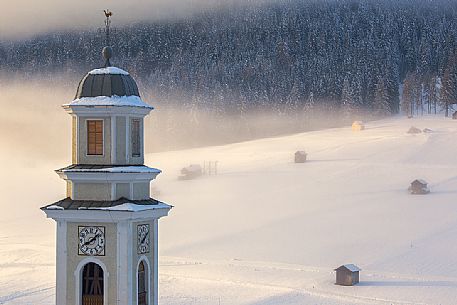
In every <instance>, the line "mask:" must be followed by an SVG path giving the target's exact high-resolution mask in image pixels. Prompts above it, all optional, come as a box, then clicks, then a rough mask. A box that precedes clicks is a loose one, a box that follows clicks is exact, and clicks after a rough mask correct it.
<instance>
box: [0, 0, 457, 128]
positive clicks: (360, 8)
mask: <svg viewBox="0 0 457 305" xmlns="http://www.w3.org/2000/svg"><path fill="white" fill-rule="evenodd" d="M114 24H115V22H114ZM103 35H104V33H103V31H102V30H101V29H94V30H87V31H85V32H66V33H58V32H56V33H51V34H47V35H41V36H37V37H34V38H31V39H27V40H23V41H1V42H0V68H1V71H2V73H3V74H8V73H16V74H18V73H19V74H23V75H27V76H29V77H32V76H33V75H37V74H39V75H41V76H43V75H46V74H48V75H49V74H51V73H54V72H55V71H62V70H63V71H65V72H66V73H67V74H70V75H78V77H80V76H81V77H82V75H83V74H84V73H85V72H86V71H87V70H89V69H91V68H93V67H94V66H97V65H101V64H102V61H101V59H100V50H101V48H102V46H103V41H104V40H103ZM456 36H457V2H455V1H446V0H442V1H425V0H424V1H407V0H404V1H394V0H385V1H370V0H346V1H332V0H328V1H324V0H322V1H311V0H310V1H292V0H290V1H281V2H274V1H270V2H267V1H266V2H263V3H262V4H259V3H258V2H255V3H254V2H253V3H251V2H247V3H246V4H244V5H240V4H236V5H235V4H234V5H233V6H224V8H223V9H222V8H221V9H214V8H212V9H208V10H206V11H203V12H201V13H199V14H194V15H192V16H191V17H186V18H183V19H179V20H174V21H160V22H151V23H142V24H132V25H130V26H126V27H119V28H115V29H114V33H113V37H112V41H113V47H114V50H115V53H116V55H115V58H114V59H113V61H114V63H115V64H116V65H117V66H120V67H123V68H125V69H126V70H129V71H130V72H131V74H133V76H134V77H135V78H136V80H137V81H138V82H139V84H140V86H141V87H142V88H146V89H147V90H148V92H150V94H151V95H153V96H154V97H155V98H156V99H158V100H162V101H169V102H170V103H171V102H172V101H173V103H176V104H179V105H180V107H182V109H188V110H189V113H194V114H195V112H196V111H198V110H199V109H211V110H212V111H213V113H214V115H216V116H217V115H222V114H227V113H229V114H233V115H236V116H239V117H240V118H242V117H243V114H244V113H246V112H249V111H252V110H259V109H273V110H274V111H276V112H277V113H278V114H280V115H283V114H293V115H294V116H295V117H297V119H299V120H305V119H306V118H307V116H310V114H309V113H310V112H311V113H312V111H313V109H316V108H319V109H320V110H321V111H322V110H323V109H324V111H334V112H339V111H341V112H340V113H341V114H342V117H344V118H346V119H347V120H350V119H353V118H354V117H355V116H356V115H357V114H358V113H361V112H370V113H372V114H373V115H376V116H386V115H390V114H394V113H397V112H399V111H400V109H402V110H403V111H404V112H405V113H407V114H408V115H416V114H422V113H434V112H437V111H441V110H443V109H449V108H450V106H451V105H452V104H454V103H456V102H457V89H456V88H457V64H456V55H455V54H456V46H457V44H456ZM400 98H401V100H402V103H400ZM191 117H193V119H194V120H197V119H196V118H195V115H191ZM305 125H306V123H303V126H302V127H303V128H306V126H305Z"/></svg>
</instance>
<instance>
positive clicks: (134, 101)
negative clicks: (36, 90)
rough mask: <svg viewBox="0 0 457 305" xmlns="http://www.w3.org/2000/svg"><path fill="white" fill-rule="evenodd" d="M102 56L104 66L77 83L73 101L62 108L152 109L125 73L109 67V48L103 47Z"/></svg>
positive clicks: (133, 81)
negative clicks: (117, 107) (128, 107)
mask: <svg viewBox="0 0 457 305" xmlns="http://www.w3.org/2000/svg"><path fill="white" fill-rule="evenodd" d="M102 54H103V57H104V58H105V66H104V67H103V68H99V69H94V70H92V71H90V72H89V73H87V74H86V75H85V76H84V77H83V78H82V79H81V81H80V82H79V85H78V89H77V91H76V96H75V98H74V100H73V101H72V102H71V103H69V104H65V105H64V107H72V106H73V107H74V106H89V107H91V106H130V107H141V108H148V109H152V107H151V106H150V105H148V104H147V103H145V102H144V101H143V100H142V99H141V98H140V93H139V91H138V86H137V84H136V82H135V80H134V79H133V77H132V76H130V74H129V73H128V72H127V71H124V70H122V69H120V68H117V67H112V66H111V63H110V58H111V56H112V54H113V50H112V49H111V47H104V48H103V51H102Z"/></svg>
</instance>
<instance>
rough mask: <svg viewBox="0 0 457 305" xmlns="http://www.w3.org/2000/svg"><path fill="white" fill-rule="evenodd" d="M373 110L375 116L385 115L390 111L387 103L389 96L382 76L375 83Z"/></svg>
mask: <svg viewBox="0 0 457 305" xmlns="http://www.w3.org/2000/svg"><path fill="white" fill-rule="evenodd" d="M373 111H374V114H375V115H377V116H386V115H388V114H391V113H392V111H391V109H390V105H389V96H388V95H387V87H386V85H385V81H384V79H383V78H382V77H380V78H379V80H378V82H377V83H376V87H375V95H374V101H373Z"/></svg>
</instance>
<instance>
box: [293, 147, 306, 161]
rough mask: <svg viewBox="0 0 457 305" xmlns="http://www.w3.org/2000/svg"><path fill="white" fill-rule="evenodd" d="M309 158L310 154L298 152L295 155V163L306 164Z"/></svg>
mask: <svg viewBox="0 0 457 305" xmlns="http://www.w3.org/2000/svg"><path fill="white" fill-rule="evenodd" d="M307 156H308V154H307V153H306V152H305V151H303V150H299V151H297V152H296V153H295V163H305V162H306V157H307Z"/></svg>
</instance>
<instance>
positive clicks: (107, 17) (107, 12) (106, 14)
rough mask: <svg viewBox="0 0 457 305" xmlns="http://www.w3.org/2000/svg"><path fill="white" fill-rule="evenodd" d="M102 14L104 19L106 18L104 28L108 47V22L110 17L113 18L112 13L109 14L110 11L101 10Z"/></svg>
mask: <svg viewBox="0 0 457 305" xmlns="http://www.w3.org/2000/svg"><path fill="white" fill-rule="evenodd" d="M103 12H104V13H105V17H106V20H105V28H106V30H105V31H106V45H107V46H109V45H110V40H109V27H110V25H111V20H110V17H111V16H113V12H111V11H110V10H108V9H107V10H103Z"/></svg>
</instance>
